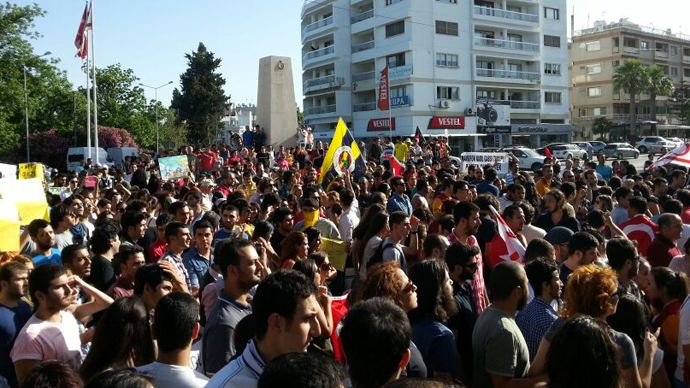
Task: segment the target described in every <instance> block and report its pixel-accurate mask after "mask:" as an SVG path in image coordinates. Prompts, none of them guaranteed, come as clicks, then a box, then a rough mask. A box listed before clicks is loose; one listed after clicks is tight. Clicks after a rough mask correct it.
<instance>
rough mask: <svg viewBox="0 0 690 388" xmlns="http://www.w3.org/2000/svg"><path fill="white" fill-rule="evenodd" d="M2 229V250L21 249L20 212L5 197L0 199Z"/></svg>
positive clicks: (0, 240) (0, 228)
mask: <svg viewBox="0 0 690 388" xmlns="http://www.w3.org/2000/svg"><path fill="white" fill-rule="evenodd" d="M0 230H2V233H0V252H16V251H19V212H18V211H17V207H16V206H15V205H14V204H13V203H12V202H10V201H7V200H4V199H0Z"/></svg>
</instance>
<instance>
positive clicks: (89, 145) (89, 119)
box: [84, 30, 93, 164]
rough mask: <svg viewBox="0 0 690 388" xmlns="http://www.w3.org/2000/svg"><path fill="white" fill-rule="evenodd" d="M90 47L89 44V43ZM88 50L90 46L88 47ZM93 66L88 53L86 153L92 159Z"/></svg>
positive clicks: (86, 32)
mask: <svg viewBox="0 0 690 388" xmlns="http://www.w3.org/2000/svg"><path fill="white" fill-rule="evenodd" d="M84 34H86V39H87V42H88V36H89V34H88V30H87V31H84ZM87 45H88V43H87ZM87 50H88V46H87ZM90 72H91V65H90V61H89V54H88V51H87V54H86V147H87V148H86V150H87V151H86V152H87V155H88V158H89V159H91V86H90V83H91V82H90V81H89V77H91V74H90ZM91 163H92V164H93V159H91Z"/></svg>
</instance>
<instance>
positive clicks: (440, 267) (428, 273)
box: [408, 259, 457, 324]
mask: <svg viewBox="0 0 690 388" xmlns="http://www.w3.org/2000/svg"><path fill="white" fill-rule="evenodd" d="M447 272H448V271H447V267H446V263H445V262H444V261H441V260H434V259H428V260H424V261H421V262H419V263H417V264H415V265H414V266H412V268H411V269H410V280H412V282H414V284H415V285H416V286H417V303H418V304H417V308H415V309H414V310H412V311H410V312H409V313H408V314H409V317H410V322H411V323H413V324H414V323H416V322H419V321H421V320H423V319H428V318H432V319H434V320H436V321H439V322H441V323H446V322H447V321H448V319H449V318H450V317H451V316H453V315H454V314H455V313H456V312H457V304H456V302H455V300H454V299H453V297H452V295H450V294H449V293H448V292H446V284H447V282H448V274H447Z"/></svg>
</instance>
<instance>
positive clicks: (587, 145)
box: [573, 141, 594, 159]
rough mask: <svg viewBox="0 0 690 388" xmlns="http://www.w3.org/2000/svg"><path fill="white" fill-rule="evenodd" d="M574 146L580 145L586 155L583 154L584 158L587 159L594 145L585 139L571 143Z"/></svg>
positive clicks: (590, 155)
mask: <svg viewBox="0 0 690 388" xmlns="http://www.w3.org/2000/svg"><path fill="white" fill-rule="evenodd" d="M573 144H575V145H576V146H578V147H580V148H581V149H583V150H585V152H587V155H586V156H585V158H586V159H589V158H591V157H592V155H594V147H592V145H591V144H590V143H589V142H586V141H578V142H575V143H573Z"/></svg>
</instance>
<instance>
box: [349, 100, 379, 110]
mask: <svg viewBox="0 0 690 388" xmlns="http://www.w3.org/2000/svg"><path fill="white" fill-rule="evenodd" d="M372 110H376V103H375V102H362V103H359V104H352V111H354V112H368V111H372Z"/></svg>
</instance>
